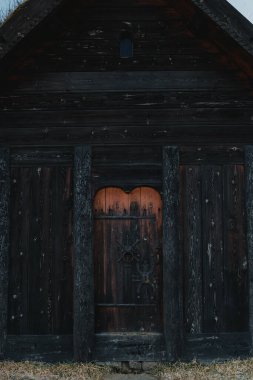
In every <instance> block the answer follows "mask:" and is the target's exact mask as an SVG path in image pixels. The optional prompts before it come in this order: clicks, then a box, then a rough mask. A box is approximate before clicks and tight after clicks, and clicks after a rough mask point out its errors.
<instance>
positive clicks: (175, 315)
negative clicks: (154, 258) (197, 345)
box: [163, 146, 183, 360]
mask: <svg viewBox="0 0 253 380" xmlns="http://www.w3.org/2000/svg"><path fill="white" fill-rule="evenodd" d="M181 261H182V260H181V256H180V251H179V152H178V147H176V146H165V147H164V149H163V303H164V305H163V306H164V335H165V341H166V347H167V359H168V360H175V359H177V358H179V357H180V354H181V349H182V339H183V337H182V321H183V307H182V283H181Z"/></svg>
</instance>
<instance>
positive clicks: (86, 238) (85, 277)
mask: <svg viewBox="0 0 253 380" xmlns="http://www.w3.org/2000/svg"><path fill="white" fill-rule="evenodd" d="M73 228H74V358H75V360H78V361H88V360H90V359H91V355H92V352H93V346H94V333H95V330H94V275H93V271H94V269H93V251H92V241H93V238H92V199H91V148H90V147H89V146H78V147H76V148H75V157H74V219H73Z"/></svg>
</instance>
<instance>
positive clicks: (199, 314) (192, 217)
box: [181, 166, 203, 334]
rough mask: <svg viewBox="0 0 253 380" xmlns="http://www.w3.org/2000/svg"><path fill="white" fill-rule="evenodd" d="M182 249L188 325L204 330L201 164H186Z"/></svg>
mask: <svg viewBox="0 0 253 380" xmlns="http://www.w3.org/2000/svg"><path fill="white" fill-rule="evenodd" d="M181 176H182V177H183V182H182V183H181V184H182V186H183V188H182V189H181V191H182V193H183V194H182V198H183V199H181V203H182V207H183V210H182V212H183V215H182V219H183V223H184V228H183V250H184V297H185V298H184V308H185V321H184V322H185V329H186V331H187V332H190V333H191V334H198V333H200V332H202V331H203V303H202V300H203V290H202V289H203V286H202V281H203V278H202V260H203V258H202V228H203V227H202V218H201V203H202V202H201V167H200V166H194V167H191V166H185V167H183V173H182V172H181Z"/></svg>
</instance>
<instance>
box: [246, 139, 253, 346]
mask: <svg viewBox="0 0 253 380" xmlns="http://www.w3.org/2000/svg"><path fill="white" fill-rule="evenodd" d="M245 166H246V210H247V245H248V262H249V269H248V276H249V331H250V336H251V351H252V350H253V145H248V146H246V147H245Z"/></svg>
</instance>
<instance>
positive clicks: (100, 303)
mask: <svg viewBox="0 0 253 380" xmlns="http://www.w3.org/2000/svg"><path fill="white" fill-rule="evenodd" d="M161 235H162V205H161V197H160V194H159V193H158V192H157V191H156V190H154V189H152V188H149V187H136V188H135V189H133V190H132V191H131V192H130V193H126V192H125V191H123V190H122V189H120V188H112V187H107V188H105V189H101V190H99V191H98V192H97V194H96V196H95V200H94V271H95V305H96V332H127V331H128V332H134V331H135V332H136V333H137V334H138V332H139V333H140V334H141V333H144V332H146V333H150V332H160V331H162V311H161V306H162V305H161V304H162V286H161V285H162V273H161V272H162V250H161V245H162V236H161Z"/></svg>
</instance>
